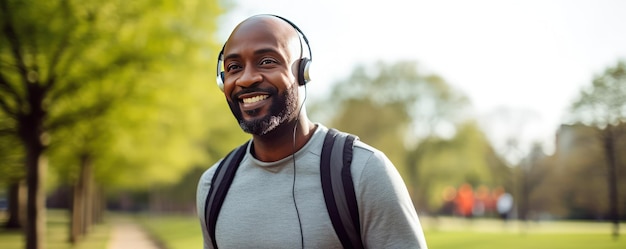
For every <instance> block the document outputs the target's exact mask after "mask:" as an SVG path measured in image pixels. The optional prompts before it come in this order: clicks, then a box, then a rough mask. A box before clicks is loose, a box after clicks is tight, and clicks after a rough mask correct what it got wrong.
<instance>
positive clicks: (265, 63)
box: [261, 58, 276, 65]
mask: <svg viewBox="0 0 626 249" xmlns="http://www.w3.org/2000/svg"><path fill="white" fill-rule="evenodd" d="M273 63H276V61H275V60H272V59H269V58H268V59H263V60H261V65H267V64H273Z"/></svg>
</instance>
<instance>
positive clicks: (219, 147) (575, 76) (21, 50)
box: [0, 0, 626, 248]
mask: <svg viewBox="0 0 626 249" xmlns="http://www.w3.org/2000/svg"><path fill="white" fill-rule="evenodd" d="M624 10H626V2H624V1H617V0H614V1H610V0H599V1H591V0H585V1H582V0H581V1H514V0H510V1H495V0H493V1H487V0H485V1H482V0H481V1H461V0H457V1H453V0H447V1H400V0H386V1H356V0H346V1H330V0H321V1H286V0H274V1H272V0H268V1H253V0H238V1H226V0H221V1H220V0H185V1H174V0H135V1H122V0H108V1H99V0H85V1H78V0H64V1H62V0H58V1H57V0H55V1H34V0H1V3H0V26H2V33H1V36H0V221H1V222H2V224H1V225H2V226H3V227H4V228H3V230H0V245H2V242H3V240H5V241H8V240H9V237H2V236H3V235H5V234H7V233H11V234H13V235H15V236H16V237H19V238H20V239H19V240H20V241H21V240H22V238H25V239H23V241H24V242H23V245H24V246H25V247H26V248H42V247H41V245H43V244H45V243H46V240H45V236H43V235H44V234H45V231H46V227H48V228H49V227H50V225H49V224H48V223H49V222H48V223H46V221H47V220H54V216H52V217H51V218H50V219H46V214H51V215H59V213H57V212H59V210H64V211H63V212H61V214H60V215H61V216H63V217H66V218H67V220H66V221H64V222H67V226H66V228H65V229H66V230H64V231H65V232H64V233H66V234H67V235H63V238H66V239H64V241H67V242H68V243H74V244H75V243H79V242H80V241H81V240H83V238H86V237H88V236H86V235H87V234H88V233H89V231H90V230H91V229H90V227H92V226H97V225H98V224H102V223H105V224H106V222H107V217H108V214H110V213H112V212H113V213H133V214H138V215H146V214H147V215H150V217H157V216H158V217H160V215H177V216H178V215H180V216H182V217H185V218H182V219H186V220H189V221H190V223H189V224H193V225H192V226H193V227H192V228H187V229H188V231H190V232H188V233H193V234H195V235H196V237H195V238H193V239H191V240H192V241H194V242H196V241H198V236H200V237H199V238H200V240H201V235H200V230H199V225H198V222H197V220H196V218H195V214H196V210H195V209H196V208H195V194H196V185H197V181H198V179H199V177H200V175H201V174H202V172H204V170H206V169H207V168H208V167H209V166H211V165H212V164H213V163H214V162H216V161H217V160H219V159H220V158H221V157H223V156H224V155H225V154H226V153H227V152H228V151H230V150H231V149H233V148H234V147H235V146H237V145H239V144H241V143H243V142H244V141H246V140H247V139H249V136H248V135H247V134H245V133H243V132H242V131H241V130H240V129H239V127H238V125H237V123H236V121H235V119H234V118H233V116H232V114H231V113H230V110H229V109H228V106H227V104H226V102H225V100H224V97H223V94H222V93H221V92H220V91H219V89H218V88H217V87H216V85H215V75H216V71H215V68H216V58H217V53H218V52H219V50H220V48H221V47H222V45H223V43H224V41H225V40H226V39H227V37H228V35H229V33H230V31H232V29H233V28H234V27H235V26H236V25H237V24H238V23H239V22H240V21H242V20H243V19H245V18H247V17H248V16H251V15H254V14H262V13H271V14H278V15H280V16H283V17H286V18H287V19H289V20H291V21H293V22H294V23H295V24H296V25H298V26H299V27H300V28H301V29H302V31H303V32H304V33H305V35H306V36H307V38H308V40H309V43H310V46H311V49H312V51H313V65H312V75H311V77H312V82H311V83H310V84H308V85H307V95H308V96H307V100H306V101H307V107H308V111H309V114H310V116H311V117H312V119H313V120H314V121H316V122H322V123H324V124H326V125H327V126H329V127H336V128H339V129H341V130H344V131H347V132H351V133H354V134H356V135H358V136H359V137H360V139H361V140H363V141H364V142H366V143H369V144H371V145H373V146H374V147H377V148H379V149H380V150H382V151H383V152H385V153H386V154H387V155H388V156H389V158H390V159H391V160H392V161H393V162H394V164H395V165H396V167H397V168H398V170H399V171H400V172H401V174H402V177H403V178H404V180H405V182H406V184H407V186H408V187H409V191H410V193H411V195H412V198H413V201H414V204H415V207H416V208H417V211H418V213H419V214H420V217H421V219H422V220H423V223H424V224H423V226H424V227H425V230H426V233H427V238H433V240H434V242H433V243H434V244H435V245H442V246H441V247H440V248H444V246H443V245H444V242H443V240H442V241H441V242H440V241H437V239H438V237H437V236H438V235H440V234H439V232H441V231H443V232H445V231H446V229H445V228H446V226H447V225H446V224H465V223H464V222H467V221H470V222H471V221H476V223H479V222H480V221H488V222H489V221H498V223H497V224H492V223H488V224H487V225H485V226H492V228H493V229H491V230H490V231H491V232H492V233H493V231H495V230H500V229H501V228H502V227H501V225H502V224H501V223H505V222H508V221H510V222H516V223H515V224H538V223H539V222H562V221H574V220H575V221H579V222H585V223H581V224H583V225H581V226H582V227H596V225H598V224H600V226H597V227H599V228H598V230H597V231H599V232H598V233H601V234H603V235H605V236H604V238H605V240H606V241H609V242H611V241H612V240H613V241H615V240H617V238H618V237H619V233H620V230H619V229H620V222H622V223H623V222H624V220H626V153H624V152H625V151H626V33H625V32H623V26H624V24H625V23H626V15H624V14H623V12H624ZM49 210H54V212H52V213H50V212H49ZM446 222H450V223H446ZM459 222H460V223H459ZM517 222H520V223H517ZM46 224H48V225H46ZM481 224H482V223H481ZM568 224H569V223H568ZM577 224H579V223H577ZM592 224H593V225H592ZM622 225H623V224H622ZM64 226H65V225H64ZM146 226H147V227H148V230H150V228H149V227H150V224H149V223H146ZM521 227H524V229H522V230H519V231H522V232H520V233H525V232H528V231H532V229H533V228H532V227H530V228H529V226H528V225H523V226H521ZM565 227H567V226H565ZM12 231H17V232H12ZM152 231H153V233H154V234H156V235H155V236H157V237H158V236H159V235H158V233H159V232H158V229H157V231H154V230H152ZM515 231H516V232H519V231H518V230H515ZM584 231H585V232H588V231H587V230H584ZM594 231H596V230H594ZM444 234H445V233H444ZM473 235H475V234H473ZM11 238H13V237H11ZM610 238H613V239H612V240H611V239H610ZM161 239H163V238H161ZM164 240H167V239H164ZM554 241H556V240H554ZM623 241H624V240H623V239H622V240H621V242H622V243H623ZM430 242H431V241H429V243H430ZM20 243H21V242H20ZM197 243H200V242H197ZM433 243H431V245H433ZM615 243H617V242H615ZM166 244H167V243H166ZM21 245H22V244H20V247H21ZM199 245H200V244H197V245H196V246H194V247H199ZM616 245H617V244H609V246H616ZM622 245H623V244H622ZM3 248H9V247H3ZM16 248H17V247H16ZM168 248H176V247H175V246H169V247H168ZM178 248H184V247H178ZM466 248H469V247H466ZM472 248H498V247H489V246H486V245H484V246H482V247H472ZM507 248H511V247H507ZM535 248H537V247H535ZM598 248H600V247H598ZM607 248H608V247H607Z"/></svg>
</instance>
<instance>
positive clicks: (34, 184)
mask: <svg viewBox="0 0 626 249" xmlns="http://www.w3.org/2000/svg"><path fill="white" fill-rule="evenodd" d="M46 167H47V163H46V161H45V158H44V156H43V145H42V143H40V142H39V140H37V143H32V142H31V143H30V144H27V151H26V184H27V185H28V190H27V193H28V199H27V201H26V227H25V228H26V230H25V233H26V236H25V239H26V249H41V248H44V243H43V242H44V241H45V235H46V233H45V231H46V230H45V229H46V227H45V224H46V206H45V197H46V196H45V193H44V188H43V186H44V184H43V180H44V178H45V177H44V176H45V174H46Z"/></svg>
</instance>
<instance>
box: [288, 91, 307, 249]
mask: <svg viewBox="0 0 626 249" xmlns="http://www.w3.org/2000/svg"><path fill="white" fill-rule="evenodd" d="M306 97H307V91H306V84H305V85H304V100H303V101H302V105H301V106H300V110H298V116H296V123H295V124H294V126H293V143H292V145H293V150H292V152H291V159H292V160H293V183H292V185H291V197H292V198H293V205H294V207H295V208H296V215H297V217H298V225H299V226H300V245H301V248H302V249H304V233H303V232H302V220H301V219H300V211H299V210H298V204H297V203H296V129H297V128H298V120H299V119H300V113H301V112H302V107H303V106H304V103H305V102H306Z"/></svg>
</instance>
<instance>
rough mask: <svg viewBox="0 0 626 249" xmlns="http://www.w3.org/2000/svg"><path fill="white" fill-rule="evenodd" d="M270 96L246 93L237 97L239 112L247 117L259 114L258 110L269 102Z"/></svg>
mask: <svg viewBox="0 0 626 249" xmlns="http://www.w3.org/2000/svg"><path fill="white" fill-rule="evenodd" d="M269 97H270V95H269V94H267V93H258V92H256V93H246V94H242V95H240V96H239V106H240V108H241V111H242V112H244V113H246V114H248V115H255V114H259V111H260V110H259V109H261V108H262V107H263V106H265V105H266V104H267V103H268V102H270V98H269Z"/></svg>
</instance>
